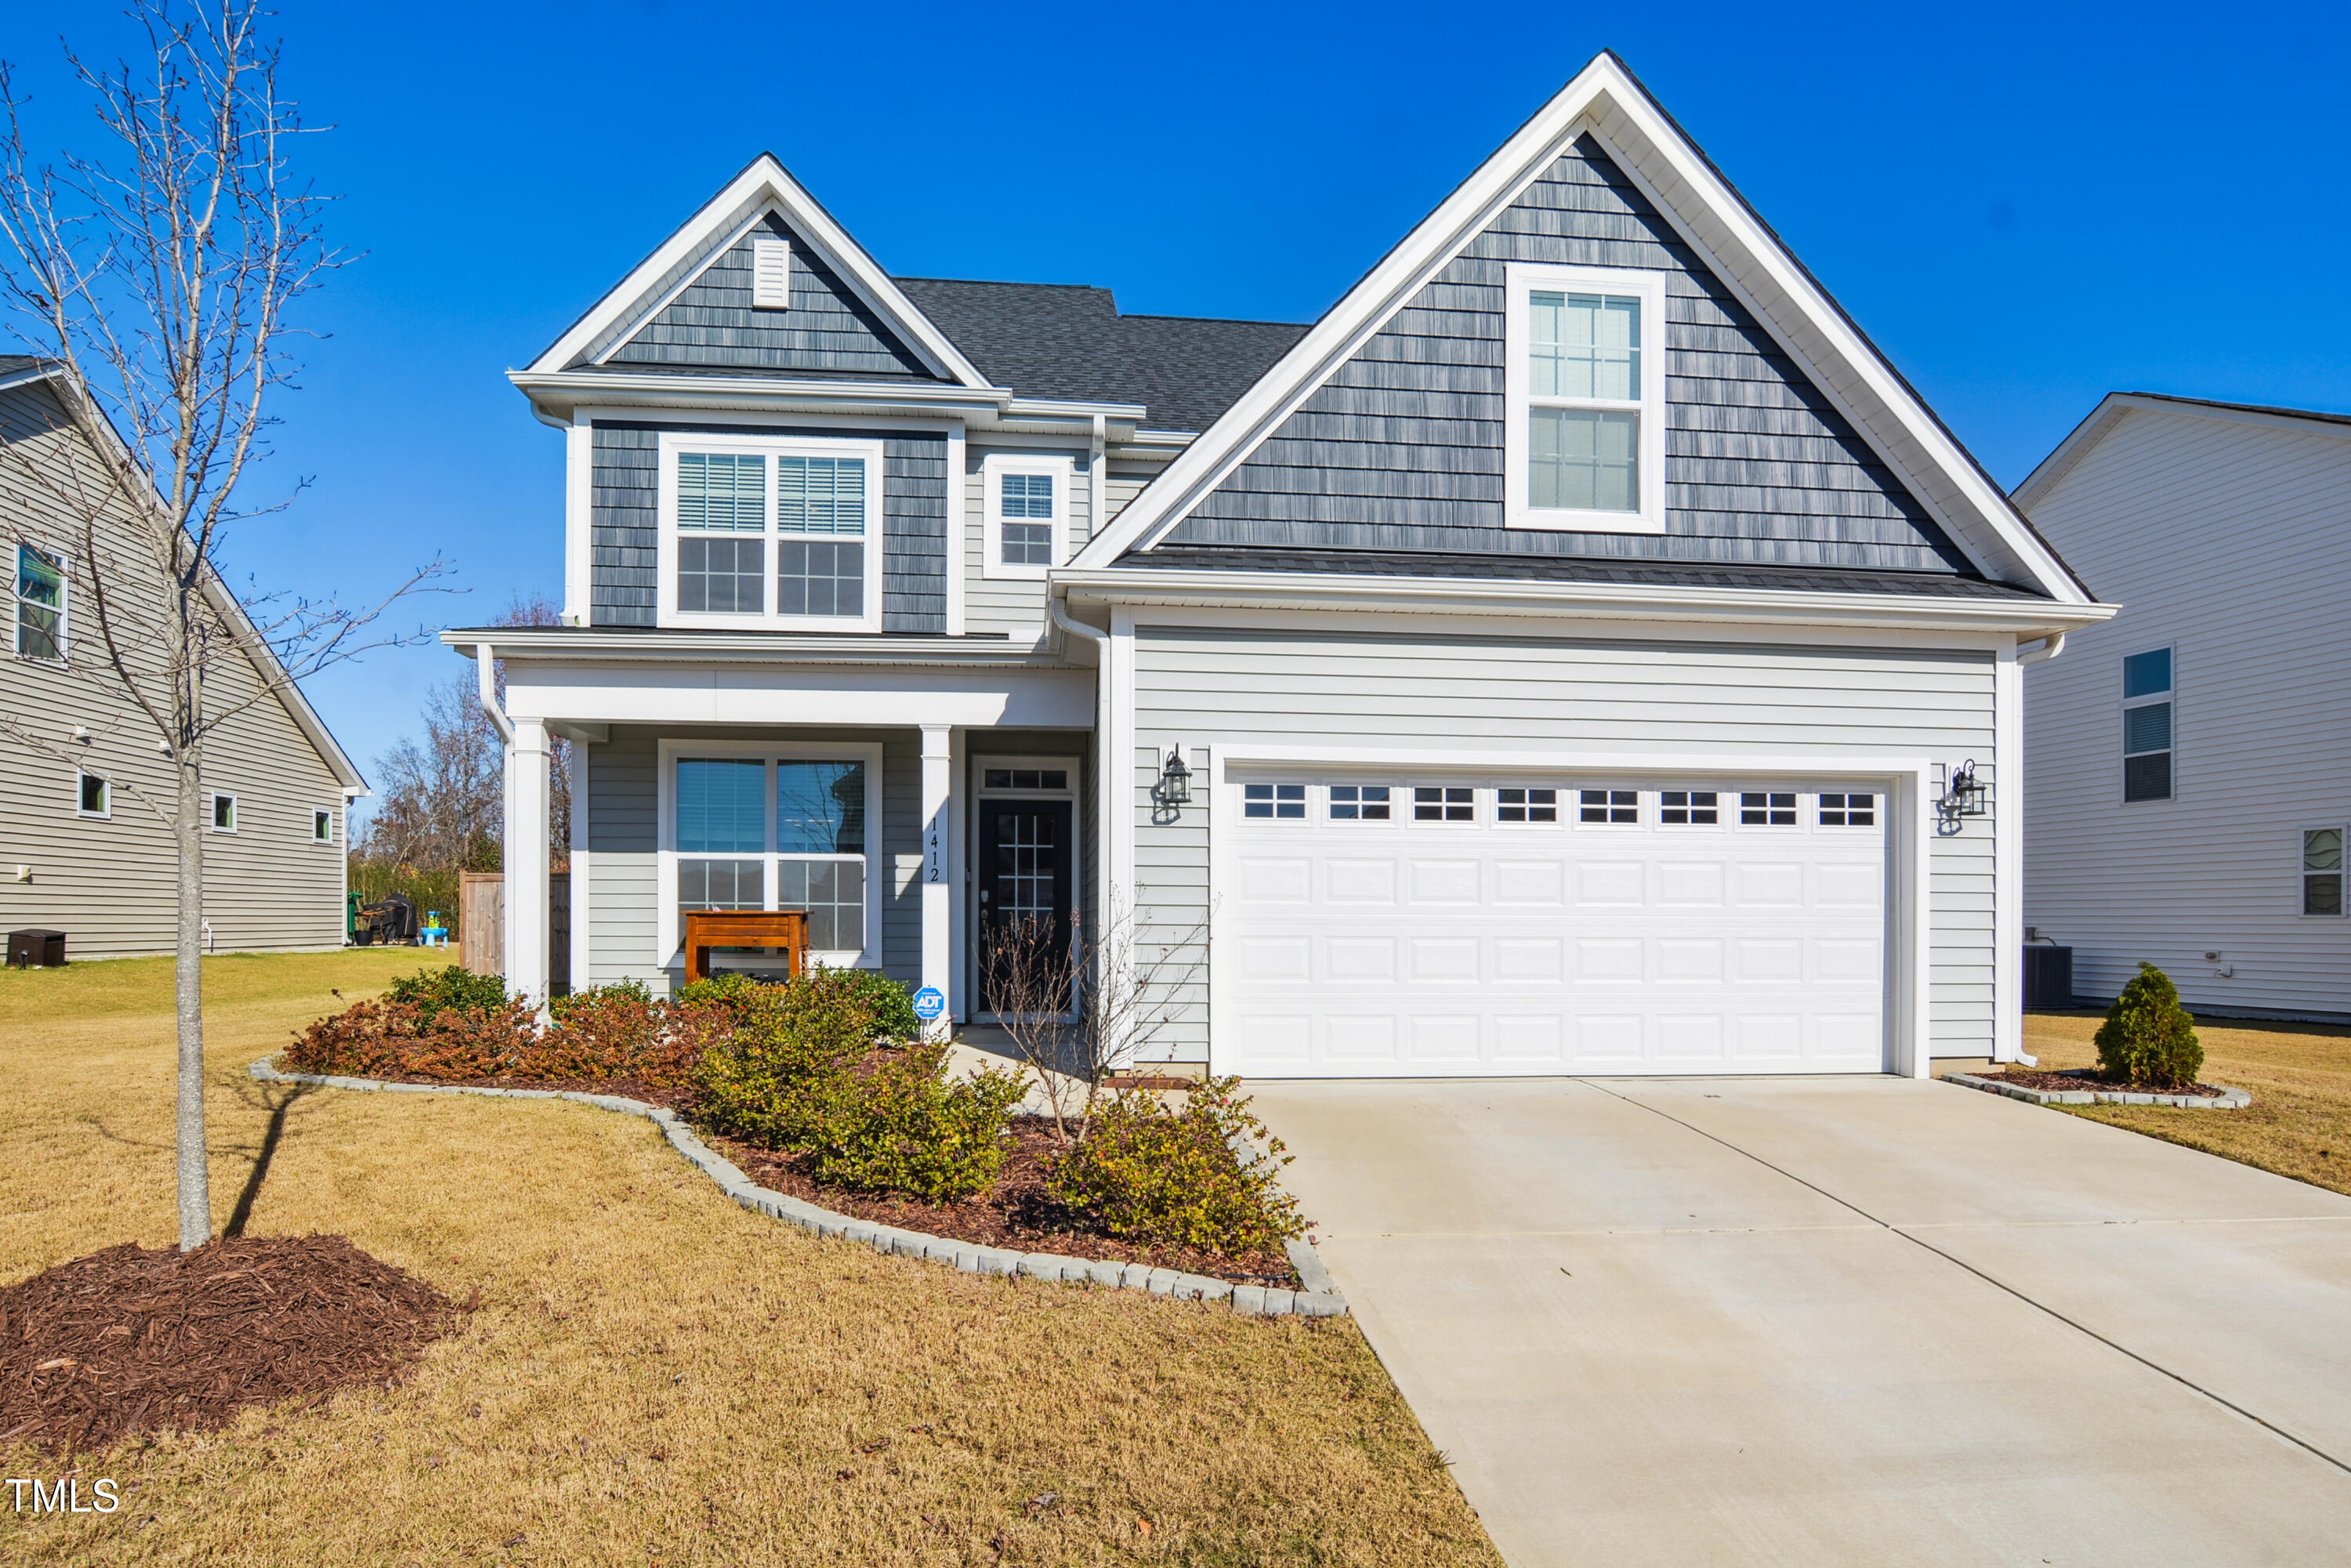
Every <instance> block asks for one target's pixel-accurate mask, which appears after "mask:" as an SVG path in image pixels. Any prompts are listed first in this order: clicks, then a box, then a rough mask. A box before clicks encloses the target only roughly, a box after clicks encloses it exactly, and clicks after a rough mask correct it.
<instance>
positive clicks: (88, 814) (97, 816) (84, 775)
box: [73, 768, 114, 822]
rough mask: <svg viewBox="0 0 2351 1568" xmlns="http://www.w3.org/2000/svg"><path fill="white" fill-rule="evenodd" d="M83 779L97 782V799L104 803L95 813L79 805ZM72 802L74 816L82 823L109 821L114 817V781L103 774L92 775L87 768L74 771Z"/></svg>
mask: <svg viewBox="0 0 2351 1568" xmlns="http://www.w3.org/2000/svg"><path fill="white" fill-rule="evenodd" d="M83 779H97V780H98V791H99V800H101V801H102V802H104V803H103V804H102V805H100V806H99V809H98V810H95V811H93V810H89V809H88V808H86V807H85V806H83V805H82V803H81V781H82V780H83ZM73 801H74V815H75V816H77V817H79V818H81V819H82V820H83V821H87V822H104V821H111V820H112V819H113V816H114V781H113V780H112V779H109V778H107V776H106V775H105V774H103V773H92V772H91V771H90V770H89V768H76V769H75V770H74V797H73Z"/></svg>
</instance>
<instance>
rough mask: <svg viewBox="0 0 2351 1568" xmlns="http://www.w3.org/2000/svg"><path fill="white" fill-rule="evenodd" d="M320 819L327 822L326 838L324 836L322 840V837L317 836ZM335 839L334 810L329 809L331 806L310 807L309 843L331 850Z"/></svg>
mask: <svg viewBox="0 0 2351 1568" xmlns="http://www.w3.org/2000/svg"><path fill="white" fill-rule="evenodd" d="M321 817H323V818H325V819H326V821H327V831H326V836H325V837H323V838H322V837H320V836H319V819H320V818H321ZM335 838H336V834H335V810H334V808H333V807H331V806H313V807H311V808H310V841H311V842H312V843H314V844H318V845H319V846H321V847H323V848H327V849H332V848H333V847H334V844H335Z"/></svg>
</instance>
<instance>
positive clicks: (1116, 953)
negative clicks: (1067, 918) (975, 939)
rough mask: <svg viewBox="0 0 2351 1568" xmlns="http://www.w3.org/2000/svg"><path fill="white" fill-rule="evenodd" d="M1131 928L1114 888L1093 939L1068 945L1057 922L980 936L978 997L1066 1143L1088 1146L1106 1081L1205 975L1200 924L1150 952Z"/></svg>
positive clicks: (1134, 1058) (1007, 926)
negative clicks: (1025, 1067) (1031, 1074)
mask: <svg viewBox="0 0 2351 1568" xmlns="http://www.w3.org/2000/svg"><path fill="white" fill-rule="evenodd" d="M1134 926H1135V923H1134V912H1133V911H1131V910H1128V909H1126V908H1125V907H1124V906H1123V904H1122V903H1121V901H1120V898H1119V892H1118V889H1117V888H1116V887H1114V886H1113V888H1112V889H1111V890H1110V905H1109V909H1108V911H1107V918H1105V919H1104V920H1103V921H1102V927H1101V929H1100V930H1099V931H1097V932H1094V933H1092V934H1089V933H1088V932H1087V931H1086V930H1085V927H1084V925H1083V924H1082V923H1080V924H1078V925H1076V927H1075V929H1074V932H1073V936H1072V938H1071V940H1068V941H1064V940H1063V939H1062V938H1061V935H1060V932H1059V929H1058V927H1057V925H1056V923H1055V922H1053V921H1050V920H1040V919H1035V918H1026V919H1020V920H1008V921H1004V922H1002V923H1000V924H996V925H987V926H985V927H984V928H983V929H982V932H981V936H980V988H981V994H982V995H983V996H984V997H985V998H987V1006H988V1008H989V1009H991V1010H993V1011H994V1012H995V1014H996V1016H997V1019H998V1022H999V1023H1000V1024H1001V1025H1002V1026H1003V1029H1004V1032H1005V1033H1006V1034H1007V1035H1008V1036H1010V1037H1011V1040H1012V1049H1013V1050H1014V1051H1016V1052H1017V1053H1018V1054H1019V1057H1020V1060H1021V1061H1025V1062H1026V1063H1028V1064H1029V1067H1030V1068H1031V1069H1033V1070H1034V1071H1035V1072H1036V1074H1037V1081H1038V1083H1039V1084H1040V1088H1041V1091H1042V1092H1043V1094H1044V1097H1045V1103H1046V1108H1047V1112H1048V1113H1049V1114H1050V1115H1051V1117H1052V1118H1053V1133H1054V1135H1055V1136H1056V1137H1058V1138H1059V1139H1061V1141H1062V1142H1063V1143H1071V1142H1074V1141H1076V1140H1077V1139H1080V1138H1082V1137H1084V1136H1085V1134H1086V1130H1087V1128H1088V1127H1089V1126H1090V1125H1091V1124H1092V1119H1093V1112H1094V1106H1095V1104H1096V1103H1098V1102H1099V1101H1100V1100H1101V1098H1102V1093H1103V1092H1104V1091H1105V1090H1107V1089H1108V1088H1110V1087H1111V1080H1113V1078H1116V1077H1118V1076H1120V1075H1121V1074H1123V1073H1125V1072H1127V1071H1131V1070H1132V1069H1133V1068H1134V1066H1135V1065H1136V1064H1137V1063H1138V1062H1140V1061H1142V1060H1143V1059H1144V1052H1145V1050H1146V1048H1148V1047H1149V1046H1150V1045H1152V1044H1153V1043H1154V1042H1155V1041H1156V1040H1160V1039H1162V1038H1163V1037H1164V1036H1165V1033H1166V1032H1167V1030H1168V1029H1169V1027H1170V1026H1171V1025H1172V1024H1173V1023H1174V1022H1175V1011H1176V1009H1178V1008H1181V1007H1183V1006H1185V1005H1186V1004H1187V1003H1188V1002H1189V1001H1190V1000H1191V999H1192V993H1193V992H1194V991H1195V990H1196V988H1197V987H1198V985H1199V983H1200V981H1201V980H1202V979H1203V978H1204V977H1206V976H1207V966H1208V927H1207V922H1206V921H1202V922H1200V923H1198V924H1196V925H1193V926H1192V927H1190V928H1189V929H1188V930H1185V931H1182V932H1179V933H1177V934H1175V936H1173V937H1172V938H1167V939H1161V938H1155V939H1153V940H1152V941H1150V942H1148V943H1139V942H1137V941H1136V939H1135V933H1134Z"/></svg>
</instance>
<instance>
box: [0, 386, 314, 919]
mask: <svg viewBox="0 0 2351 1568" xmlns="http://www.w3.org/2000/svg"><path fill="white" fill-rule="evenodd" d="M0 440H5V443H6V453H5V459H0V548H5V557H6V562H5V564H6V582H5V587H0V597H5V600H6V610H5V637H6V643H5V650H0V715H6V716H11V717H13V718H15V719H16V720H17V721H18V722H20V723H22V724H24V725H25V726H26V727H27V728H29V729H30V730H31V731H33V733H34V734H35V735H36V736H37V737H41V738H43V739H45V740H47V742H49V743H50V745H51V746H52V747H58V748H62V749H64V750H67V751H68V752H70V753H71V754H72V760H68V758H61V757H57V756H54V755H47V754H45V753H44V752H42V751H38V750H35V749H33V748H30V747H26V746H24V745H23V744H21V743H19V742H16V741H12V740H9V739H6V738H5V737H0V929H9V930H13V929H16V928H17V927H20V926H26V925H37V926H48V927H52V928H55V929H57V930H61V931H63V932H65V933H66V936H67V947H66V951H67V956H68V958H100V957H120V956H135V955H141V954H155V953H166V952H169V951H171V950H172V944H173V940H174V920H175V917H176V910H175V904H174V897H175V894H174V889H175V887H176V885H177V869H176V863H175V857H174V853H173V849H172V837H171V833H170V831H169V829H168V828H167V827H166V825H165V822H164V819H163V817H162V815H161V814H160V812H159V811H158V810H157V804H160V805H162V806H163V807H165V808H169V807H171V806H172V803H173V802H172V789H173V783H172V770H171V768H170V767H169V765H168V764H167V763H166V761H165V759H164V758H163V757H162V754H161V751H160V749H159V737H158V736H157V733H156V730H155V727H154V725H153V723H152V720H150V719H149V718H148V717H147V716H146V715H145V714H144V713H143V712H141V710H139V709H138V708H136V707H135V706H132V705H131V702H130V701H129V700H128V698H127V697H126V696H125V695H123V693H122V691H121V689H120V686H119V685H116V684H115V683H114V681H113V678H112V675H111V674H110V672H109V670H108V669H107V668H106V666H105V664H104V663H103V654H102V653H101V651H100V646H99V643H98V641H97V639H96V636H95V633H94V628H93V623H92V621H91V618H90V616H89V603H90V596H89V584H88V578H87V575H86V563H85V562H83V561H81V560H79V559H71V560H70V566H69V571H68V579H69V581H68V648H67V654H68V659H67V663H66V664H64V665H62V666H60V665H57V664H44V663H37V662H32V661H27V660H24V659H19V658H17V657H16V602H15V597H16V543H17V541H18V539H19V538H23V537H25V536H26V535H30V536H31V537H32V538H35V539H36V540H37V541H38V540H43V539H47V540H51V541H53V542H55V543H57V544H58V545H64V544H66V543H67V542H68V537H69V536H68V535H67V531H66V530H64V529H61V528H56V527H55V526H54V525H53V524H52V523H51V522H50V521H49V520H48V519H51V518H53V517H55V516H56V514H57V503H56V502H55V501H53V500H51V499H50V498H49V497H47V496H46V495H45V494H43V493H42V492H41V491H38V490H37V489H36V488H35V487H34V486H32V484H31V483H30V482H29V481H28V480H27V479H26V476H25V473H24V470H23V469H22V467H21V466H19V465H20V464H21V463H23V462H26V461H30V462H31V463H33V464H34V465H37V467H38V469H39V470H40V471H41V472H43V473H45V474H47V475H51V476H57V477H58V478H60V479H63V478H64V477H65V476H66V475H67V474H68V465H69V463H70V462H71V456H72V455H73V454H77V453H79V452H81V451H82V450H83V449H82V448H81V447H80V446H79V444H78V437H75V436H73V435H72V434H70V433H69V431H68V429H67V427H66V426H65V424H64V411H63V409H62V408H61V407H60V406H59V405H58V403H57V401H56V398H55V396H54V394H53V393H51V392H49V391H48V389H47V388H46V387H43V386H31V387H22V388H17V389H16V390H14V391H12V392H5V393H0ZM124 544H125V546H126V549H125V554H126V555H129V554H131V552H133V551H135V550H136V549H138V548H139V547H138V546H137V545H136V544H135V543H131V542H129V541H127V540H126V541H124ZM68 555H69V557H70V555H71V552H70V551H68ZM121 591H122V590H121V587H120V585H117V592H118V594H120V593H121ZM118 602H119V603H121V604H123V605H124V606H125V618H126V620H130V619H135V618H136V613H137V612H138V610H140V609H141V608H142V607H143V608H145V609H147V611H148V612H149V613H152V606H153V605H154V604H155V602H156V601H155V598H154V596H153V595H152V594H148V593H139V592H132V593H131V594H129V595H128V596H127V597H125V598H122V599H120V600H118ZM264 685H265V683H264V682H263V680H262V677H261V676H260V675H259V674H258V673H256V671H254V670H253V669H252V668H251V667H250V666H247V665H245V664H224V665H222V666H220V667H218V668H216V669H215V670H214V672H213V674H212V677H211V689H210V691H209V693H208V697H207V701H208V706H209V708H210V710H211V711H212V712H214V713H216V714H217V713H232V710H237V709H240V708H241V709H242V711H235V712H233V713H232V716H230V717H228V718H227V719H226V721H225V723H224V725H223V727H221V729H219V730H218V731H217V732H215V733H214V736H213V737H211V739H210V740H209V741H208V742H207V743H206V746H205V750H204V791H205V795H206V797H207V800H205V802H204V807H203V808H202V809H203V810H204V811H205V813H206V820H207V821H209V812H210V801H209V799H208V798H209V796H210V795H211V794H212V793H213V792H214V791H215V790H218V791H224V792H226V793H229V794H233V795H235V796H236V797H237V816H238V831H236V832H235V833H234V834H226V833H211V832H208V833H206V835H205V838H204V917H205V918H206V919H207V920H209V921H210V922H211V924H212V928H213V939H214V946H215V947H216V948H217V949H218V950H220V951H224V952H226V951H232V950H237V949H251V948H288V947H330V946H340V944H341V942H342V940H343V932H344V912H343V887H344V882H343V865H344V858H343V857H344V852H345V848H346V844H345V829H346V823H345V820H344V802H343V796H342V785H341V783H340V780H339V779H338V778H337V776H336V774H335V772H334V770H333V768H331V767H330V766H329V763H328V760H327V758H324V757H323V756H321V755H320V754H319V749H318V748H317V747H315V746H314V745H313V744H312V743H311V741H310V739H309V737H308V736H307V735H306V734H305V733H304V732H303V731H302V729H301V727H299V726H298V724H297V723H296V721H295V719H294V716H293V714H292V713H291V712H290V711H289V710H288V709H287V706H286V704H285V702H284V701H282V700H281V699H280V698H279V697H278V696H277V695H276V694H274V693H270V692H267V691H266V690H265V689H264ZM77 725H83V726H87V727H89V729H90V730H91V731H92V738H91V740H90V741H89V742H88V743H87V744H83V743H78V742H76V741H74V740H73V739H72V734H73V729H74V727H75V726H77ZM77 762H78V765H79V766H78V767H77V766H76V763H77ZM80 768H88V769H89V771H91V772H94V773H98V774H101V775H103V776H105V777H106V778H108V779H109V780H110V784H111V786H112V797H113V799H112V812H111V815H110V818H108V819H106V820H102V821H101V820H95V819H89V818H84V817H81V816H79V815H78V814H77V810H76V808H77V806H78V784H77V774H78V771H79V769H80ZM151 802H153V803H151ZM314 810H327V811H329V812H331V813H332V817H333V829H334V832H333V841H331V842H329V843H327V844H319V843H317V842H315V841H313V840H312V838H311V813H312V812H313V811H314ZM20 865H21V866H29V867H30V868H31V873H32V875H31V880H30V881H29V882H19V881H17V880H16V868H17V867H18V866H20Z"/></svg>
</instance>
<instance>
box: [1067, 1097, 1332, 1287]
mask: <svg viewBox="0 0 2351 1568" xmlns="http://www.w3.org/2000/svg"><path fill="white" fill-rule="evenodd" d="M1239 1087H1240V1080H1239V1079H1238V1078H1211V1079H1208V1080H1206V1081H1205V1082H1202V1083H1200V1084H1199V1085H1198V1086H1197V1087H1196V1088H1195V1089H1193V1090H1192V1091H1191V1092H1190V1093H1188V1094H1186V1096H1185V1098H1184V1102H1183V1103H1182V1104H1181V1105H1180V1106H1178V1107H1176V1108H1175V1109H1174V1110H1170V1109H1169V1108H1168V1107H1167V1106H1166V1105H1165V1103H1163V1102H1162V1101H1161V1100H1160V1099H1159V1097H1158V1096H1157V1095H1155V1094H1152V1093H1149V1092H1144V1091H1139V1090H1137V1091H1129V1092H1124V1093H1121V1094H1117V1095H1114V1096H1113V1097H1112V1098H1111V1099H1110V1100H1109V1101H1107V1102H1106V1103H1103V1104H1102V1107H1101V1108H1100V1109H1098V1110H1097V1111H1096V1112H1095V1113H1094V1114H1093V1117H1092V1121H1091V1122H1090V1123H1089V1124H1088V1126H1087V1129H1086V1134H1085V1136H1084V1137H1082V1138H1081V1139H1079V1140H1078V1142H1077V1143H1076V1144H1074V1145H1071V1147H1070V1149H1069V1150H1068V1151H1067V1152H1066V1153H1064V1154H1063V1155H1061V1157H1060V1158H1059V1159H1058V1160H1057V1161H1055V1162H1054V1166H1053V1171H1052V1174H1051V1176H1050V1178H1049V1179H1048V1184H1047V1185H1048V1187H1049V1190H1050V1192H1051V1193H1052V1195H1053V1197H1055V1198H1057V1199H1058V1200H1060V1201H1061V1202H1062V1203H1064V1204H1066V1205H1068V1206H1069V1207H1071V1208H1072V1209H1074V1210H1076V1211H1078V1212H1079V1213H1081V1214H1083V1215H1085V1216H1087V1217H1088V1218H1091V1219H1092V1221H1093V1222H1094V1223H1095V1224H1096V1225H1098V1226H1100V1227H1101V1228H1102V1230H1103V1231H1104V1232H1106V1233H1107V1234H1109V1235H1112V1236H1120V1237H1128V1238H1132V1239H1135V1240H1138V1241H1143V1242H1146V1243H1150V1244H1152V1245H1155V1246H1162V1247H1186V1248H1196V1249H1200V1250H1202V1251H1207V1252H1217V1253H1221V1254H1223V1255H1225V1256H1226V1257H1246V1256H1249V1255H1250V1254H1263V1253H1271V1252H1278V1251H1280V1249H1281V1244H1282V1243H1283V1242H1284V1241H1286V1240H1288V1239H1290V1237H1293V1236H1298V1235H1301V1234H1303V1233H1304V1231H1305V1229H1306V1222H1305V1220H1304V1219H1303V1218H1301V1216H1300V1214H1299V1212H1298V1202H1297V1200H1296V1199H1295V1198H1293V1197H1290V1195H1289V1194H1288V1193H1286V1192H1284V1191H1282V1189H1281V1183H1280V1172H1281V1167H1282V1166H1286V1165H1288V1164H1289V1163H1290V1159H1291V1157H1292V1156H1290V1155H1288V1154H1285V1153H1284V1152H1283V1145H1282V1142H1281V1140H1280V1138H1277V1137H1274V1136H1273V1135H1272V1134H1270V1133H1269V1132H1268V1131H1267V1130H1266V1126H1265V1124H1264V1123H1262V1122H1260V1121H1259V1120H1258V1119H1257V1117H1256V1116H1254V1115H1252V1114H1251V1113H1249V1101H1248V1100H1246V1099H1244V1098H1240V1097H1238V1095H1237V1093H1236V1091H1237V1090H1238V1088H1239ZM1260 1141H1261V1142H1262V1143H1263V1144H1264V1145H1265V1152H1264V1153H1262V1154H1259V1153H1258V1152H1257V1151H1256V1149H1255V1147H1254V1145H1256V1144H1258V1143H1259V1142H1260Z"/></svg>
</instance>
